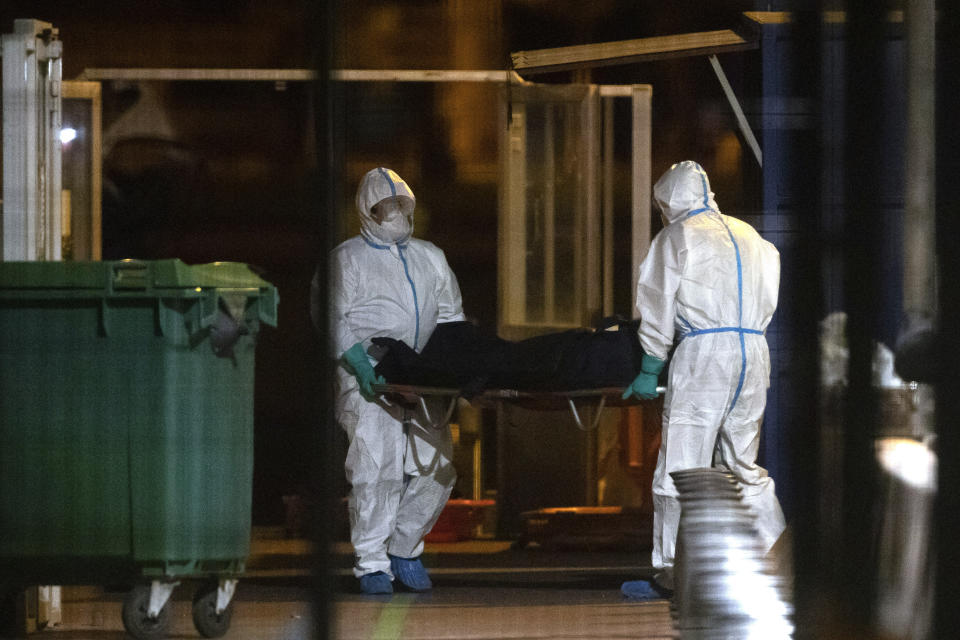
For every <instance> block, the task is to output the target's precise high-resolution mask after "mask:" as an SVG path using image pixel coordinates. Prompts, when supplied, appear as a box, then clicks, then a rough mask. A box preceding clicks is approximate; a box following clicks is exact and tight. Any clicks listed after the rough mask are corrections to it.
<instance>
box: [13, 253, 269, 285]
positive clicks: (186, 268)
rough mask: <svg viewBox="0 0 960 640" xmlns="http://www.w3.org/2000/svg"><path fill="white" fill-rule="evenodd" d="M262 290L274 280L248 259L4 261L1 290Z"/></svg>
mask: <svg viewBox="0 0 960 640" xmlns="http://www.w3.org/2000/svg"><path fill="white" fill-rule="evenodd" d="M127 287H134V288H135V287H145V288H155V289H181V288H183V289H186V288H191V289H193V288H196V287H201V288H210V287H216V288H231V289H233V288H237V289H262V288H272V287H273V285H272V284H270V283H269V282H267V281H266V280H264V279H262V278H261V277H260V276H258V275H257V274H256V273H255V272H254V271H253V270H252V269H251V268H250V266H249V265H247V264H244V263H242V262H210V263H207V264H196V265H188V264H186V263H184V262H183V261H182V260H179V259H176V258H174V259H168V260H153V261H149V260H113V261H105V262H0V289H105V288H127Z"/></svg>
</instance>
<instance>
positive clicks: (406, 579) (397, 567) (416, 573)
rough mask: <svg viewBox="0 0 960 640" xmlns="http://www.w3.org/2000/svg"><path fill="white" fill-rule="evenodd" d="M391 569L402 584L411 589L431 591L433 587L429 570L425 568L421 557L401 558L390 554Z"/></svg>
mask: <svg viewBox="0 0 960 640" xmlns="http://www.w3.org/2000/svg"><path fill="white" fill-rule="evenodd" d="M390 571H392V572H393V577H394V578H396V579H397V580H399V581H400V584H402V585H403V586H405V587H406V588H407V589H410V590H411V591H429V590H430V589H432V588H433V583H432V582H430V576H428V575H427V570H426V569H424V568H423V563H422V562H420V558H401V557H399V556H390Z"/></svg>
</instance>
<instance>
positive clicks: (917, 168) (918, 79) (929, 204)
mask: <svg viewBox="0 0 960 640" xmlns="http://www.w3.org/2000/svg"><path fill="white" fill-rule="evenodd" d="M934 4H935V3H934V0H908V2H907V5H906V14H905V15H906V36H907V46H906V51H907V56H906V57H907V64H906V67H907V68H906V77H907V87H906V91H907V140H906V150H905V154H904V156H905V157H904V160H905V176H904V183H905V185H906V194H905V197H906V203H905V204H906V210H905V215H904V221H903V242H904V245H903V308H904V311H905V312H907V313H916V314H927V313H930V312H931V311H933V309H935V308H936V287H935V280H934V272H935V267H934V263H935V259H934V250H933V248H934V243H935V238H934V224H935V220H934V213H933V212H934V206H935V202H936V198H935V184H934V156H935V149H936V145H935V139H936V138H935V133H934V129H935V126H934V118H935V109H934V102H935V96H936V90H935V87H934V58H935V46H934V42H935V31H936V29H935V27H936V18H935V14H934Z"/></svg>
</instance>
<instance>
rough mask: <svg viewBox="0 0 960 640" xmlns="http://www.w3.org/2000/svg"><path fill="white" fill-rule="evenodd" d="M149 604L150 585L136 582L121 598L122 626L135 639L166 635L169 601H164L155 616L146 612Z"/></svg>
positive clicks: (156, 639) (153, 638) (150, 638)
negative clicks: (152, 616)
mask: <svg viewBox="0 0 960 640" xmlns="http://www.w3.org/2000/svg"><path fill="white" fill-rule="evenodd" d="M149 606H150V585H148V584H138V585H137V586H135V587H134V588H133V589H131V590H130V591H129V592H128V593H127V595H126V596H125V597H124V599H123V609H122V611H121V617H122V618H123V628H124V629H126V630H127V633H129V634H130V635H131V636H133V637H134V638H136V639H137V640H158V639H159V638H165V637H166V636H167V630H168V629H169V627H170V603H169V602H168V603H166V604H165V605H164V606H163V608H162V609H160V613H159V614H157V617H156V618H151V617H150V615H149V614H148V613H147V610H148V608H149Z"/></svg>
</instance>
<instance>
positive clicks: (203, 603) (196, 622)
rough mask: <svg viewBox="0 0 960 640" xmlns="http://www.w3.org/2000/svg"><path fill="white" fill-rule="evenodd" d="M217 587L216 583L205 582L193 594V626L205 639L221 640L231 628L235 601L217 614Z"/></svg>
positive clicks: (231, 601)
mask: <svg viewBox="0 0 960 640" xmlns="http://www.w3.org/2000/svg"><path fill="white" fill-rule="evenodd" d="M217 587H218V583H217V582H216V581H211V582H204V583H203V584H201V585H200V586H199V587H197V591H196V593H194V594H193V626H194V627H196V628H197V631H199V632H200V635H202V636H203V637H204V638H219V637H220V636H222V635H224V634H225V633H226V632H227V630H228V629H229V628H230V618H231V616H233V600H232V599H231V600H230V603H229V604H228V605H227V608H226V609H224V610H223V611H221V612H220V613H217Z"/></svg>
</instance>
